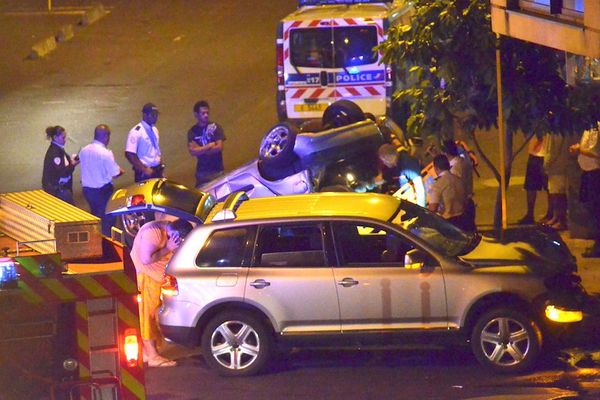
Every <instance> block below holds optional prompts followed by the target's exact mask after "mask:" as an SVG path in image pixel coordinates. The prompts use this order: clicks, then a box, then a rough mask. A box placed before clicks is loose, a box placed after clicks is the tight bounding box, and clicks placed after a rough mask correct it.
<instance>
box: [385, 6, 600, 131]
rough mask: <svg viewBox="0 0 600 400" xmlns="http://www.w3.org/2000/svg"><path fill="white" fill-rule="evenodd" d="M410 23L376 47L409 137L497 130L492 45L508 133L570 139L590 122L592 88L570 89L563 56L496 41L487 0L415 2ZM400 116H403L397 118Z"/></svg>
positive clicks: (594, 103) (593, 100)
mask: <svg viewBox="0 0 600 400" xmlns="http://www.w3.org/2000/svg"><path fill="white" fill-rule="evenodd" d="M412 3H413V5H414V15H413V17H412V20H411V25H397V26H394V27H391V28H390V30H389V31H388V39H387V40H386V41H385V42H384V43H382V44H381V45H380V47H379V49H380V50H381V51H383V54H384V61H385V62H386V63H392V64H395V65H396V72H397V77H398V78H399V81H400V82H401V85H400V86H399V87H398V89H397V91H396V93H395V94H394V99H395V100H396V101H397V102H399V105H398V106H397V107H396V109H399V110H405V112H406V115H404V116H403V119H404V120H405V121H406V122H405V123H406V128H407V130H408V132H409V134H419V135H428V134H434V135H439V136H443V137H449V136H452V131H451V130H452V127H453V123H452V121H453V120H454V119H456V118H457V119H458V120H459V121H460V123H461V125H462V127H463V129H464V130H465V131H467V132H471V133H472V132H473V131H474V130H475V129H476V128H480V129H481V128H483V129H487V128H490V127H491V126H494V125H496V124H497V117H498V116H497V92H496V45H497V44H499V46H500V49H501V65H502V83H503V88H502V89H503V112H504V117H505V120H506V123H505V126H506V129H507V131H508V132H516V131H518V130H520V131H522V132H524V133H526V134H532V133H535V134H542V133H545V132H553V133H570V132H577V131H581V130H583V129H585V128H586V127H588V126H589V125H591V124H592V123H593V121H595V118H596V115H594V114H596V112H590V110H594V111H595V110H598V109H600V107H598V106H599V105H600V102H599V101H598V100H599V99H598V96H597V95H595V94H594V92H595V91H594V90H587V89H585V88H571V87H568V86H567V85H566V83H565V81H564V80H563V78H562V77H561V71H562V68H563V67H564V64H565V59H564V53H562V52H559V51H556V50H553V49H550V48H547V47H543V46H539V45H535V44H531V43H526V42H523V41H520V40H516V39H512V38H506V37H502V38H501V39H500V40H497V39H496V35H495V34H494V33H493V32H492V30H491V19H490V10H489V8H490V4H489V0H413V1H412ZM401 118H402V116H401Z"/></svg>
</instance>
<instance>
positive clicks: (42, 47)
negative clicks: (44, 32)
mask: <svg viewBox="0 0 600 400" xmlns="http://www.w3.org/2000/svg"><path fill="white" fill-rule="evenodd" d="M55 49H56V38H55V37H54V36H50V37H48V38H46V39H43V40H40V41H39V42H37V43H36V44H34V45H33V47H32V48H31V53H30V54H29V58H30V59H32V60H36V59H38V58H41V57H44V56H46V55H47V54H48V53H50V52H51V51H53V50H55Z"/></svg>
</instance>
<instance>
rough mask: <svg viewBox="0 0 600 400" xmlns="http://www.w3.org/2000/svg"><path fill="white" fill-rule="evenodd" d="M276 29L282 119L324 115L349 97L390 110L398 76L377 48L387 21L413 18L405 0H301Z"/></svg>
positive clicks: (377, 110) (368, 108)
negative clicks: (383, 60) (386, 63)
mask: <svg viewBox="0 0 600 400" xmlns="http://www.w3.org/2000/svg"><path fill="white" fill-rule="evenodd" d="M298 5H299V7H298V9H297V10H296V11H294V12H293V13H291V14H290V15H288V16H287V17H285V18H283V19H282V20H281V21H280V22H279V27H278V31H277V112H278V116H279V119H280V120H281V121H285V120H292V121H298V122H301V121H303V120H307V119H312V118H320V117H321V115H323V111H324V110H325V109H326V108H327V106H329V105H330V104H332V103H333V102H335V101H336V100H342V99H347V100H351V101H353V102H355V103H356V104H358V105H359V106H360V107H361V108H362V110H363V111H364V112H370V113H372V114H374V115H375V116H380V115H386V114H389V113H390V110H391V102H392V94H393V93H394V76H393V69H392V66H391V65H385V64H383V63H382V54H381V53H380V52H374V51H373V48H374V47H375V46H377V45H378V44H380V43H381V42H383V41H384V40H385V39H386V32H387V29H388V27H390V26H393V25H395V24H397V23H408V18H409V16H408V15H409V14H410V12H409V11H410V10H411V7H410V5H409V4H408V2H407V1H405V0H389V1H385V0H378V1H372V0H299V4H298Z"/></svg>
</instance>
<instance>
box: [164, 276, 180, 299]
mask: <svg viewBox="0 0 600 400" xmlns="http://www.w3.org/2000/svg"><path fill="white" fill-rule="evenodd" d="M160 292H161V293H162V294H163V296H177V295H178V294H179V287H178V286H177V278H175V277H174V276H173V275H169V274H165V276H164V278H163V282H162V286H161V287H160Z"/></svg>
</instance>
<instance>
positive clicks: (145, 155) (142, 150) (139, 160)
mask: <svg viewBox="0 0 600 400" xmlns="http://www.w3.org/2000/svg"><path fill="white" fill-rule="evenodd" d="M156 121H158V107H156V106H155V105H154V104H152V103H146V104H144V107H142V121H141V122H140V123H139V124H137V125H136V126H134V127H133V128H132V129H131V130H130V131H129V134H128V135H127V143H126V144H125V157H126V158H127V160H128V161H129V162H130V163H131V165H132V167H133V171H134V179H135V181H136V182H140V181H145V180H147V179H150V178H162V177H163V171H164V165H163V163H162V159H161V152H160V147H159V135H158V128H157V127H156V126H155V124H156Z"/></svg>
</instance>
